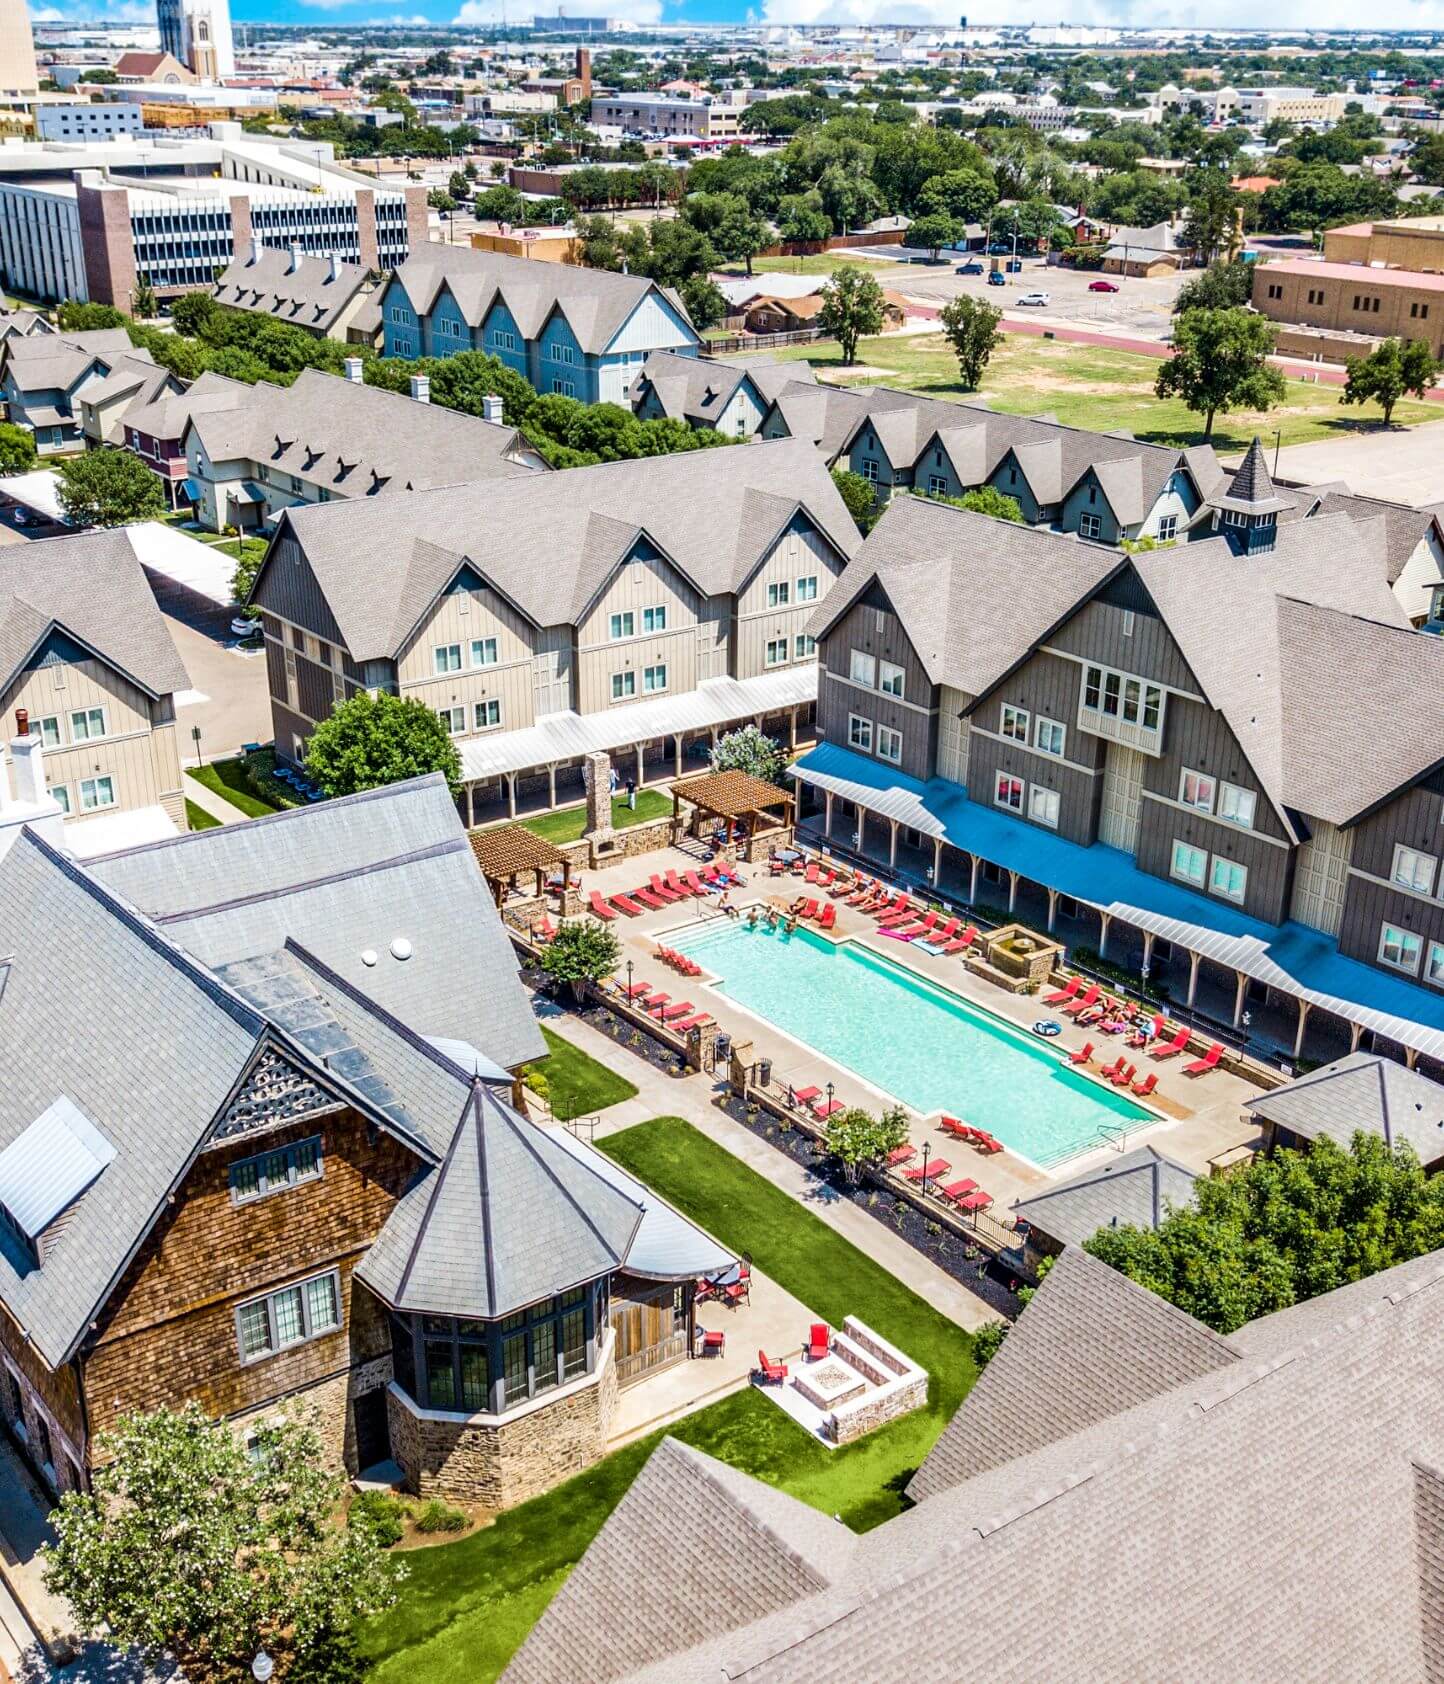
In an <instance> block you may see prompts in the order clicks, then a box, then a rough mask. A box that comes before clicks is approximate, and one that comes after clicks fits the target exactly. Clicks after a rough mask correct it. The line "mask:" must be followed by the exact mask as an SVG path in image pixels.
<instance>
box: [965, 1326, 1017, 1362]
mask: <svg viewBox="0 0 1444 1684" xmlns="http://www.w3.org/2000/svg"><path fill="white" fill-rule="evenodd" d="M1008 1328H1009V1323H1007V1322H1005V1321H985V1322H984V1323H983V1325H982V1326H981V1327H980V1328H978V1329H977V1330H976V1331H975V1332H974V1334H973V1361H974V1362H975V1363H976V1364H977V1365H978V1368H979V1370H982V1369H984V1368H986V1367H987V1366H988V1364H989V1363H990V1362H991V1361H992V1360H993V1358H994V1357H995V1356H997V1354H998V1348H999V1346H1000V1345H1001V1344H1002V1343H1003V1341H1004V1340H1005V1339H1006V1338H1007V1337H1008Z"/></svg>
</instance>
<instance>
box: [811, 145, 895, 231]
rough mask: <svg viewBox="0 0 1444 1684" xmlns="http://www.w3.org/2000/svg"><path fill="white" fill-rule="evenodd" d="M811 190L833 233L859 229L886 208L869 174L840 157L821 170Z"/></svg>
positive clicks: (880, 193)
mask: <svg viewBox="0 0 1444 1684" xmlns="http://www.w3.org/2000/svg"><path fill="white" fill-rule="evenodd" d="M815 191H816V193H817V196H818V198H819V199H820V200H821V201H822V211H823V215H824V216H826V217H827V218H828V220H829V221H830V222H831V224H832V229H831V232H832V233H834V234H846V233H847V232H848V231H849V230H850V229H856V228H861V227H863V226H864V225H865V224H866V223H869V222H871V221H872V220H873V218H874V217H878V216H881V215H882V213H883V212H884V211H885V210H886V209H887V203H886V201H885V200H884V199H883V196H882V192H881V190H880V189H879V188H878V186H877V184H876V183H875V182H874V181H873V179H872V177H871V176H870V175H868V174H867V173H866V172H865V171H864V170H860V169H857V168H855V167H854V168H849V167H848V166H847V165H846V164H844V163H843V162H841V161H840V160H839V161H838V162H835V163H831V164H829V165H828V166H827V168H826V169H824V170H823V172H822V174H821V175H820V176H819V177H818V178H817V187H816V189H815Z"/></svg>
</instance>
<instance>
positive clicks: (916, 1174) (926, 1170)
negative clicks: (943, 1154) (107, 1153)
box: [903, 1158, 953, 1182]
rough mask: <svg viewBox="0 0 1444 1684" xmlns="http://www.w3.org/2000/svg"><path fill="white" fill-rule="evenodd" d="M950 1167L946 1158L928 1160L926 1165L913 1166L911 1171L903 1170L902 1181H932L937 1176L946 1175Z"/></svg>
mask: <svg viewBox="0 0 1444 1684" xmlns="http://www.w3.org/2000/svg"><path fill="white" fill-rule="evenodd" d="M952 1167H953V1166H952V1165H951V1164H950V1163H949V1162H948V1160H947V1159H946V1158H929V1159H928V1161H927V1163H926V1164H914V1165H913V1166H912V1168H911V1169H905V1170H904V1171H903V1180H904V1181H922V1182H927V1181H932V1180H934V1179H935V1178H936V1177H937V1176H939V1175H946V1174H947V1173H948V1171H949V1170H950V1169H951V1168H952Z"/></svg>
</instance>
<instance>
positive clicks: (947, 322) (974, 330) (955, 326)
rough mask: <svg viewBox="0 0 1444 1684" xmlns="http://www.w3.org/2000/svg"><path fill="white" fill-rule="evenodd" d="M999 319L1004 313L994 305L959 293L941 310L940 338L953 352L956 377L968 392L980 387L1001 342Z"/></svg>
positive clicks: (1000, 319) (1001, 334) (1001, 333)
mask: <svg viewBox="0 0 1444 1684" xmlns="http://www.w3.org/2000/svg"><path fill="white" fill-rule="evenodd" d="M1002 319H1003V312H1002V311H1001V310H1000V309H999V308H998V307H997V305H996V304H989V303H988V302H987V301H986V299H982V298H973V297H971V296H970V295H969V294H967V293H960V294H959V295H958V297H956V298H953V299H950V300H949V301H948V302H947V303H946V304H945V305H944V306H943V311H942V318H941V320H942V328H943V337H944V338H945V339H946V340H947V342H948V344H949V345H951V346H952V348H953V355H954V356H955V357H956V358H957V359H958V376H959V378H960V379H961V380H962V383H963V385H964V387H965V388H966V389H967V390H968V391H970V392H976V391H977V389H978V387H979V386H981V385H982V383H983V374H984V372H985V371H986V369H987V366H988V362H989V359H990V358H991V357H992V355H993V352H994V351H995V350H996V349H997V348H998V346H999V345H1001V344H1002V342H1003V332H1002V329H1001V328H1000V327H999V325H998V324H999V323H1000V322H1001V321H1002Z"/></svg>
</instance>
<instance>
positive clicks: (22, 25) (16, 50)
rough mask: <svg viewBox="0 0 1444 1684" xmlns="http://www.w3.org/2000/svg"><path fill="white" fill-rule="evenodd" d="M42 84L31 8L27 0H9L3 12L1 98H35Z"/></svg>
mask: <svg viewBox="0 0 1444 1684" xmlns="http://www.w3.org/2000/svg"><path fill="white" fill-rule="evenodd" d="M39 87H40V78H39V76H38V74H37V73H36V69H35V35H34V32H33V31H32V29H31V26H30V8H29V6H27V4H26V0H9V4H7V5H6V6H5V7H4V9H3V11H0V98H4V99H12V100H14V99H33V98H34V97H35V94H36V93H37V91H38V90H39Z"/></svg>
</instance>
